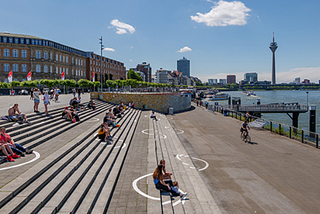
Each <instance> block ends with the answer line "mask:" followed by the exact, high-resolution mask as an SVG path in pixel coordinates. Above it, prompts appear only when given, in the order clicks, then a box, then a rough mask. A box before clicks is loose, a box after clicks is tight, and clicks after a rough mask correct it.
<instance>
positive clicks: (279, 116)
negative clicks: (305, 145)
mask: <svg viewBox="0 0 320 214" xmlns="http://www.w3.org/2000/svg"><path fill="white" fill-rule="evenodd" d="M306 92H307V91H297V90H293V91H291V90H290V91H284V90H279V91H255V93H256V96H246V95H245V94H243V93H242V91H231V92H227V93H228V94H230V95H231V96H232V97H241V104H242V105H253V104H257V99H260V102H261V104H268V103H299V104H301V105H306V104H307V93H306ZM308 92H309V93H308V101H309V105H313V104H314V105H315V106H316V111H320V91H319V90H311V91H308ZM215 102H218V103H219V105H227V104H228V101H227V100H225V101H215ZM211 103H214V102H211ZM291 115H292V114H291ZM262 118H264V119H267V120H271V121H274V122H277V123H282V124H287V125H292V120H291V119H290V118H289V116H288V115H287V114H285V113H273V114H263V115H262ZM319 123H320V112H316V132H317V133H319V132H320V124H319ZM298 126H299V128H301V129H305V130H309V112H307V113H301V114H299V123H298Z"/></svg>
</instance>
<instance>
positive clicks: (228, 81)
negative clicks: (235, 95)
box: [227, 75, 236, 84]
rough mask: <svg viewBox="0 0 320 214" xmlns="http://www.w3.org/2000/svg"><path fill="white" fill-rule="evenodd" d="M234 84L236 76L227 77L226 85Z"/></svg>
mask: <svg viewBox="0 0 320 214" xmlns="http://www.w3.org/2000/svg"><path fill="white" fill-rule="evenodd" d="M233 83H236V75H227V84H233Z"/></svg>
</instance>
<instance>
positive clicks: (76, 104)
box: [70, 97, 80, 110]
mask: <svg viewBox="0 0 320 214" xmlns="http://www.w3.org/2000/svg"><path fill="white" fill-rule="evenodd" d="M70 106H73V108H74V109H76V110H80V108H79V103H78V100H77V98H76V97H74V98H72V99H71V100H70Z"/></svg>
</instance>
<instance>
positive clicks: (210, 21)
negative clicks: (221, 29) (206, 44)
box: [191, 0, 251, 27]
mask: <svg viewBox="0 0 320 214" xmlns="http://www.w3.org/2000/svg"><path fill="white" fill-rule="evenodd" d="M214 4H215V6H213V7H212V9H211V11H210V12H209V13H205V14H203V13H197V15H195V16H191V20H193V21H195V22H198V23H202V22H203V23H205V24H206V25H207V26H210V27H213V26H228V25H246V24H247V17H248V16H249V14H248V12H249V11H251V9H249V8H247V7H246V6H245V5H244V4H243V3H242V2H240V1H233V2H226V1H223V0H221V1H219V2H215V3H214Z"/></svg>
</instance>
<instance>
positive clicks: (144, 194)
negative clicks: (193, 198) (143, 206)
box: [132, 173, 185, 206]
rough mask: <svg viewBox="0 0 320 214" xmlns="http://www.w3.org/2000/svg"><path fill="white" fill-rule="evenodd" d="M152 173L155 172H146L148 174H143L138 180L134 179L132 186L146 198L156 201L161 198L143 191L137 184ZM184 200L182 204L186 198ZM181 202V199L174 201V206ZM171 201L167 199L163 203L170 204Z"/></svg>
mask: <svg viewBox="0 0 320 214" xmlns="http://www.w3.org/2000/svg"><path fill="white" fill-rule="evenodd" d="M152 174H153V173H150V174H146V175H143V176H141V177H139V178H137V179H136V180H134V181H133V182H132V187H133V189H134V190H135V191H136V192H137V193H139V194H140V195H142V196H144V197H146V198H149V199H152V200H155V201H160V198H156V197H153V196H150V195H148V194H146V193H144V192H142V191H141V190H140V189H139V188H138V186H137V183H138V181H139V180H141V179H143V178H146V177H148V176H152ZM154 188H155V187H154ZM179 191H180V192H181V193H182V194H183V193H184V192H182V191H181V190H180V189H179ZM182 200H183V202H182V204H184V202H185V200H184V199H182ZM180 202H181V199H179V200H178V201H176V202H174V203H173V206H176V205H177V204H179V203H180ZM170 203H171V201H165V202H162V205H165V204H170Z"/></svg>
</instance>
